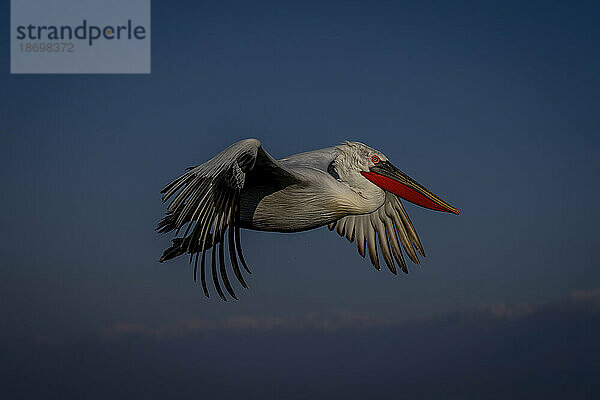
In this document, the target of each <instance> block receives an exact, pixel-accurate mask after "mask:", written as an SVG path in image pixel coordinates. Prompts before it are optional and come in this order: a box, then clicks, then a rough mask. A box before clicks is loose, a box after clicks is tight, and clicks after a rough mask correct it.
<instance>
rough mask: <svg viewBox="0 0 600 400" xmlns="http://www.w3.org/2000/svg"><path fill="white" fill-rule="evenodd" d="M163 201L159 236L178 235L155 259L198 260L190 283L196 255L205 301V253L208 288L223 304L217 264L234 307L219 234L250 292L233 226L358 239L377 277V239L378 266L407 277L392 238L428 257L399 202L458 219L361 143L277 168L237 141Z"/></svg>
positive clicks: (171, 188)
mask: <svg viewBox="0 0 600 400" xmlns="http://www.w3.org/2000/svg"><path fill="white" fill-rule="evenodd" d="M161 193H162V200H163V202H166V201H167V200H168V199H170V198H172V197H173V200H172V201H171V202H170V204H169V206H168V208H167V213H166V216H165V217H164V218H163V219H162V220H161V221H160V222H159V224H158V227H157V228H156V229H157V231H159V232H169V231H173V230H176V234H175V236H179V233H180V231H181V230H182V229H183V228H185V230H184V233H183V236H181V237H176V238H175V239H173V246H171V247H170V248H168V249H167V250H165V252H164V253H163V255H162V257H161V258H160V260H159V261H160V262H163V261H166V260H169V259H172V258H174V257H176V256H179V255H182V254H189V255H190V263H191V262H192V260H193V258H194V257H195V263H194V281H196V280H197V273H198V258H199V256H200V259H201V261H200V277H201V281H202V289H203V291H204V294H205V295H206V296H207V297H208V296H209V292H208V288H207V285H206V279H205V255H206V252H207V250H211V252H212V257H211V264H212V278H213V283H214V286H215V289H216V290H217V292H218V294H219V296H220V297H221V298H222V299H223V300H225V301H227V299H226V297H225V294H224V293H223V290H222V289H221V285H220V283H219V279H218V276H217V259H218V260H219V272H220V275H221V280H222V282H223V284H224V285H225V289H226V290H227V292H228V293H229V294H230V295H231V296H232V297H233V298H235V299H237V297H236V295H235V293H234V291H233V288H232V287H231V283H230V282H229V279H228V277H227V271H226V268H225V257H224V249H223V247H224V242H225V235H227V242H228V248H229V259H230V262H231V265H232V269H233V272H234V274H235V276H236V277H237V279H238V281H239V282H240V284H241V285H242V286H243V287H244V288H247V287H248V286H247V284H246V282H245V281H244V277H243V275H242V272H241V270H240V266H239V263H238V258H239V261H240V262H241V264H242V266H243V267H244V268H245V270H246V271H247V272H248V273H250V270H249V269H248V266H247V265H246V261H245V260H244V256H243V255H242V248H241V245H240V228H243V229H254V230H259V231H269V232H300V231H306V230H309V229H313V228H317V227H320V226H324V225H328V227H329V229H330V230H334V229H336V231H337V233H338V234H339V235H340V236H345V237H346V238H347V239H348V240H349V241H350V242H352V241H356V245H357V247H358V252H359V253H360V255H361V256H362V257H365V247H366V248H367V249H368V252H369V257H370V259H371V262H372V264H373V265H374V266H375V268H377V269H378V270H379V269H380V267H379V258H378V255H377V243H376V241H377V240H378V241H379V248H380V249H381V253H382V254H383V259H384V260H385V263H386V264H387V266H388V268H389V269H390V271H391V272H392V273H394V274H396V273H397V272H396V265H395V264H394V259H395V260H396V262H397V263H398V265H399V267H400V269H402V271H404V272H405V273H408V269H407V267H406V262H405V261H404V256H403V255H402V251H401V250H400V245H399V243H398V239H399V240H400V243H401V244H402V247H404V250H405V252H406V254H407V255H408V256H409V257H410V259H411V260H412V261H413V262H414V263H416V264H419V258H418V257H417V254H416V251H418V252H419V253H420V254H421V256H423V257H424V256H425V252H424V251H423V246H422V245H421V242H420V240H419V237H418V236H417V232H416V231H415V228H414V227H413V224H412V222H411V221H410V218H409V217H408V214H407V213H406V211H405V210H404V207H403V206H402V203H401V202H400V198H402V199H405V200H407V201H410V202H412V203H415V204H418V205H420V206H423V207H426V208H430V209H432V210H438V211H445V212H450V213H454V214H458V210H457V209H456V208H454V207H452V206H451V205H449V204H448V203H446V202H445V201H444V200H442V199H440V198H439V197H438V196H436V195H435V194H433V193H431V192H430V191H429V190H427V189H426V188H425V187H423V186H422V185H420V184H419V183H417V182H415V181H414V180H413V179H412V178H410V177H409V176H408V175H406V174H405V173H403V172H402V171H400V170H399V169H397V168H396V167H394V166H393V165H392V164H391V163H390V162H389V161H388V159H387V157H386V156H384V155H383V154H382V153H381V152H379V151H377V150H374V149H372V148H370V147H368V146H366V145H364V144H362V143H359V142H344V143H343V144H341V145H338V146H334V147H329V148H325V149H321V150H315V151H309V152H306V153H300V154H295V155H293V156H290V157H287V158H283V159H280V160H275V159H274V158H273V157H271V156H270V155H269V153H267V152H266V151H265V149H264V148H263V147H262V145H261V143H260V141H259V140H257V139H246V140H242V141H240V142H237V143H234V144H232V145H231V146H229V147H228V148H226V149H225V150H223V151H222V152H221V153H219V154H217V155H216V156H215V157H213V158H212V159H210V160H208V161H207V162H205V163H204V164H201V165H198V166H195V167H190V168H188V169H187V172H186V173H184V174H183V175H181V176H180V177H179V178H177V179H175V180H174V181H173V182H171V183H169V184H168V185H167V186H165V188H164V189H163V190H162V191H161ZM217 247H218V250H217ZM415 249H416V251H415ZM217 252H218V253H217ZM217 254H218V255H217ZM392 255H393V257H392Z"/></svg>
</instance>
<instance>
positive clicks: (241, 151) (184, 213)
mask: <svg viewBox="0 0 600 400" xmlns="http://www.w3.org/2000/svg"><path fill="white" fill-rule="evenodd" d="M256 169H259V170H261V171H264V172H265V174H266V175H273V171H276V173H277V174H279V175H286V174H287V175H290V174H289V172H287V171H285V170H283V169H282V168H281V167H280V166H279V165H278V163H277V161H275V160H274V159H273V158H272V157H271V156H270V155H269V154H268V153H267V152H266V151H264V150H263V148H262V146H261V143H260V141H258V140H256V139H246V140H242V141H240V142H237V143H234V144H233V145H231V146H229V147H228V148H226V149H225V150H223V151H222V152H221V153H219V154H217V155H216V156H215V157H213V158H212V159H211V160H209V161H207V162H205V163H204V164H202V165H199V166H196V167H191V168H188V171H187V172H186V173H185V174H183V175H181V176H180V177H179V178H177V179H175V180H174V181H173V182H171V183H169V184H168V185H167V186H165V188H164V189H163V190H162V191H161V193H162V194H163V196H162V200H163V202H166V201H167V200H169V199H170V198H173V199H172V200H171V202H170V203H169V206H168V208H167V215H166V216H165V217H164V218H163V219H162V220H161V221H160V223H159V224H158V227H157V230H158V231H159V232H169V231H172V230H176V234H175V235H176V236H178V235H179V233H180V231H182V230H183V228H185V231H184V233H183V236H182V237H178V238H176V239H174V240H173V247H171V248H170V249H168V250H167V251H165V254H163V257H161V259H160V261H164V260H168V259H170V258H173V257H175V256H177V255H180V254H184V253H187V254H190V262H192V260H193V259H194V256H195V263H194V280H196V279H197V272H198V258H199V255H200V254H201V262H200V276H201V281H202V289H203V290H204V294H205V295H206V296H209V293H208V289H207V286H206V279H205V268H204V265H205V264H204V261H205V254H206V251H207V250H209V249H211V248H212V260H211V261H212V277H213V282H214V285H215V288H216V290H217V292H218V293H219V296H221V298H222V299H223V300H226V298H225V295H224V293H223V290H222V289H221V285H220V284H219V279H218V277H217V266H216V263H217V251H218V259H219V270H220V275H221V279H222V281H223V284H224V285H225V288H226V289H227V291H228V292H229V294H230V295H231V296H232V297H233V298H235V299H237V297H236V295H235V293H234V291H233V288H232V287H231V283H230V282H229V279H228V277H227V271H226V269H225V260H224V249H223V242H224V241H225V234H226V233H227V236H228V245H229V258H230V261H231V264H232V267H233V271H234V273H235V276H236V277H237V279H238V281H239V282H240V284H241V285H242V286H243V287H244V288H247V287H248V286H247V285H246V282H245V281H244V278H243V276H242V273H241V271H240V267H239V264H238V260H237V259H238V257H239V260H240V261H241V263H242V265H243V266H244V268H245V269H246V271H248V273H250V270H249V269H248V266H247V265H246V261H245V260H244V257H243V255H242V248H241V246H240V228H239V214H240V194H241V191H242V189H243V188H244V184H245V182H246V178H247V175H248V174H249V173H251V172H252V173H254V172H256ZM259 172H260V171H259ZM290 176H291V175H290ZM217 247H218V250H217Z"/></svg>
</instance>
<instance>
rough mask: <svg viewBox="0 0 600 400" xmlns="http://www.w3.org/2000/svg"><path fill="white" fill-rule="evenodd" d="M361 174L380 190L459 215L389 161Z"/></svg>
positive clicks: (381, 162)
mask: <svg viewBox="0 0 600 400" xmlns="http://www.w3.org/2000/svg"><path fill="white" fill-rule="evenodd" d="M361 174H363V176H364V177H365V178H367V179H368V180H370V181H371V182H373V183H374V184H375V185H377V186H379V187H380V188H382V189H384V190H387V191H388V192H392V193H394V194H395V195H397V196H400V197H401V198H403V199H404V200H407V201H410V202H411V203H415V204H417V205H420V206H422V207H425V208H429V209H432V210H438V211H445V212H450V213H453V214H456V215H458V210H457V209H456V208H454V207H452V206H451V205H450V204H448V203H446V202H445V201H444V200H442V199H440V198H439V197H437V196H436V195H435V194H433V193H431V192H430V191H429V190H427V189H426V188H425V187H423V186H422V185H420V184H418V183H417V182H415V181H414V180H413V179H412V178H411V177H410V176H408V175H406V174H405V173H404V172H402V171H400V170H399V169H398V168H396V167H394V166H393V165H392V164H391V163H390V162H389V161H380V162H379V163H377V164H376V165H374V166H373V167H372V168H371V169H370V171H369V172H363V171H361Z"/></svg>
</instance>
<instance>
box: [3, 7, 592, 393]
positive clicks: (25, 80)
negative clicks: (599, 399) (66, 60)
mask: <svg viewBox="0 0 600 400" xmlns="http://www.w3.org/2000/svg"><path fill="white" fill-rule="evenodd" d="M0 14H2V16H1V17H2V18H4V21H5V22H7V21H9V15H10V13H9V4H8V2H3V3H2V5H0ZM599 17H600V8H599V7H598V6H597V5H596V4H593V3H592V2H572V3H569V4H566V3H560V2H548V1H546V2H522V1H520V2H512V1H509V2H485V3H481V2H461V3H460V4H451V3H450V2H414V3H408V2H364V3H363V2H343V3H337V2H264V3H261V4H250V3H246V2H239V3H238V2H218V3H206V2H197V1H196V2H191V1H180V2H175V3H174V2H168V3H167V2H158V1H155V2H153V4H152V34H151V40H152V72H151V74H149V75H125V74H123V75H119V74H111V75H11V74H10V73H9V69H10V68H9V66H10V60H9V29H10V27H9V24H8V23H6V24H3V25H2V28H0V32H1V35H2V36H1V40H0V47H1V48H0V71H2V72H1V73H0V88H1V89H2V93H3V94H4V100H3V101H2V103H0V121H1V122H0V133H1V135H0V148H1V151H2V156H1V157H0V179H2V182H3V186H4V189H3V190H2V192H1V194H0V205H1V209H0V222H1V223H0V241H1V242H2V246H0V260H1V267H0V321H2V325H1V327H2V329H0V342H1V344H0V356H1V358H2V359H3V360H4V361H3V363H2V368H3V371H2V372H3V373H2V374H1V375H2V378H0V379H2V380H1V381H0V383H1V384H0V394H2V393H3V394H4V395H2V397H3V398H39V396H40V394H44V395H45V396H47V397H53V396H55V397H60V398H63V399H64V398H77V399H79V398H90V399H92V398H107V397H111V398H129V397H132V396H138V395H143V396H144V397H146V398H164V396H165V395H166V394H171V395H173V394H177V395H178V397H192V396H199V395H203V394H204V395H208V397H209V398H223V399H229V398H237V397H239V396H241V395H243V396H245V397H247V398H261V399H264V398H307V397H310V398H336V397H338V398H363V397H368V396H371V397H372V396H376V397H378V398H397V397H398V395H399V394H402V393H403V394H410V395H411V396H412V397H414V398H432V397H436V398H439V397H440V396H441V397H447V398H461V399H465V398H477V399H486V398H489V399H493V398H507V397H511V398H528V399H530V398H547V397H548V396H550V397H552V396H554V397H556V396H559V395H560V396H562V397H567V396H568V397H570V398H593V397H595V396H597V395H598V391H599V388H598V384H597V382H598V381H599V378H600V372H599V371H600V365H598V360H597V359H595V358H594V357H593V356H592V354H594V351H595V352H596V353H595V354H597V352H598V350H599V349H598V345H597V340H595V339H596V338H597V337H598V334H600V301H599V299H600V269H598V268H597V267H598V263H597V261H596V260H595V258H594V255H595V250H596V249H597V248H598V246H599V245H600V236H599V235H598V233H597V226H598V222H599V220H600V218H599V217H600V211H599V208H598V207H597V206H596V204H595V203H596V202H595V199H597V198H598V197H599V196H600V189H599V187H598V185H597V181H598V176H599V172H600V161H599V159H598V150H599V149H600V137H599V135H598V132H599V131H600V112H599V111H600V110H599V109H598V108H599V107H598V106H599V104H600V101H599V96H598V95H599V89H600V77H599V76H598V70H599V67H600V49H599V48H598V43H599V41H600V28H599V27H598V24H597V21H598V19H599ZM248 137H255V138H258V139H259V140H261V142H262V144H263V146H264V148H265V149H266V150H267V151H268V152H269V153H270V154H272V155H273V156H274V157H276V158H282V157H285V156H288V155H290V154H295V153H298V152H302V151H309V150H313V149H319V148H322V147H328V146H332V145H335V144H338V143H340V142H342V141H344V140H357V141H361V142H364V143H366V144H368V145H369V146H371V147H374V148H376V149H378V150H380V151H382V152H383V153H384V154H385V155H386V156H387V157H388V158H389V159H390V161H391V162H392V163H393V164H394V165H396V166H397V167H399V168H400V169H402V170H403V171H404V172H406V173H407V174H409V175H410V176H411V177H413V178H415V179H416V180H417V181H418V182H420V183H422V184H424V185H425V186H426V187H427V188H429V189H431V190H432V191H433V192H435V193H436V194H439V195H440V196H441V197H442V198H443V199H444V200H447V201H448V202H449V203H450V204H452V205H453V206H455V207H457V208H458V209H460V211H461V213H460V215H459V216H455V215H450V214H443V213H439V212H434V211H431V210H426V209H422V208H419V207H418V206H414V205H411V204H405V207H406V209H407V211H408V213H409V215H410V216H411V219H412V221H413V223H414V225H415V227H416V229H417V231H418V233H419V236H420V238H421V241H422V243H423V245H424V247H425V251H426V254H427V257H426V258H425V259H424V260H423V262H422V264H421V266H415V265H409V269H410V274H408V275H404V274H399V275H398V276H394V275H392V274H391V273H389V272H388V271H385V270H382V271H380V272H378V271H376V270H375V269H374V268H373V267H372V266H371V265H370V263H369V261H368V259H363V258H361V257H360V256H359V255H358V253H357V251H356V247H355V246H354V245H353V244H350V243H347V242H346V241H345V240H344V239H342V238H339V237H338V236H337V235H336V234H335V233H332V232H329V231H328V230H327V228H320V229H317V230H313V231H309V232H303V233H297V234H277V233H264V232H251V231H243V232H242V246H243V248H244V255H245V257H246V260H247V261H248V263H249V265H250V267H251V269H252V271H253V274H252V275H251V276H250V277H249V278H248V279H247V282H248V284H249V286H250V288H249V290H244V289H242V288H240V287H239V286H238V287H236V289H237V290H236V293H237V294H238V296H239V298H240V300H239V301H228V302H227V303H225V302H222V301H221V300H220V299H219V298H218V296H212V297H211V298H210V299H207V298H205V297H204V295H203V293H202V289H201V287H200V285H199V284H195V283H194V282H193V279H192V270H191V267H190V266H189V264H188V263H187V260H185V259H177V260H174V261H171V262H168V263H163V264H159V263H158V262H157V261H156V260H157V259H158V257H159V256H160V255H161V254H162V251H163V250H164V249H165V248H166V247H168V246H169V243H170V236H169V235H160V234H157V233H156V232H155V231H154V228H155V226H156V223H157V222H158V220H159V219H160V218H161V216H162V215H163V213H164V209H165V207H164V205H163V204H162V203H161V200H160V194H159V192H160V190H161V189H162V187H163V186H164V185H165V184H166V183H168V182H169V181H170V180H172V179H173V178H175V177H177V176H178V175H179V174H180V173H181V172H182V171H183V170H184V169H185V168H186V167H188V166H190V165H197V164H199V163H201V162H203V161H205V160H208V159H209V158H211V157H212V156H213V155H215V154H216V153H217V152H219V151H220V150H222V149H223V148H225V147H227V146H228V145H230V144H231V143H233V142H235V141H238V140H240V139H243V138H248ZM213 292H214V291H213Z"/></svg>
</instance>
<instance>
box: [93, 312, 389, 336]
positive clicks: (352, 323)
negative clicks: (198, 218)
mask: <svg viewBox="0 0 600 400" xmlns="http://www.w3.org/2000/svg"><path fill="white" fill-rule="evenodd" d="M388 324H389V322H388V321H386V320H383V319H378V318H374V317H371V316H368V315H364V314H356V313H350V312H334V313H322V314H308V315H304V316H300V317H288V318H283V317H256V316H248V315H246V316H234V317H230V318H226V319H224V320H221V321H206V320H201V319H183V320H179V321H177V322H175V323H172V324H166V325H160V326H158V327H148V326H144V325H141V324H133V323H129V322H121V321H118V322H115V323H114V324H112V325H111V326H109V327H106V328H104V329H102V330H101V331H100V336H101V337H102V338H104V339H108V340H116V339H121V338H125V337H128V336H134V335H143V336H149V337H154V338H158V339H161V338H166V337H182V336H188V335H191V334H195V333H201V332H210V331H216V330H229V331H259V332H268V331H291V330H315V331H323V332H334V331H338V330H341V329H371V328H374V327H381V326H385V325H388Z"/></svg>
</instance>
